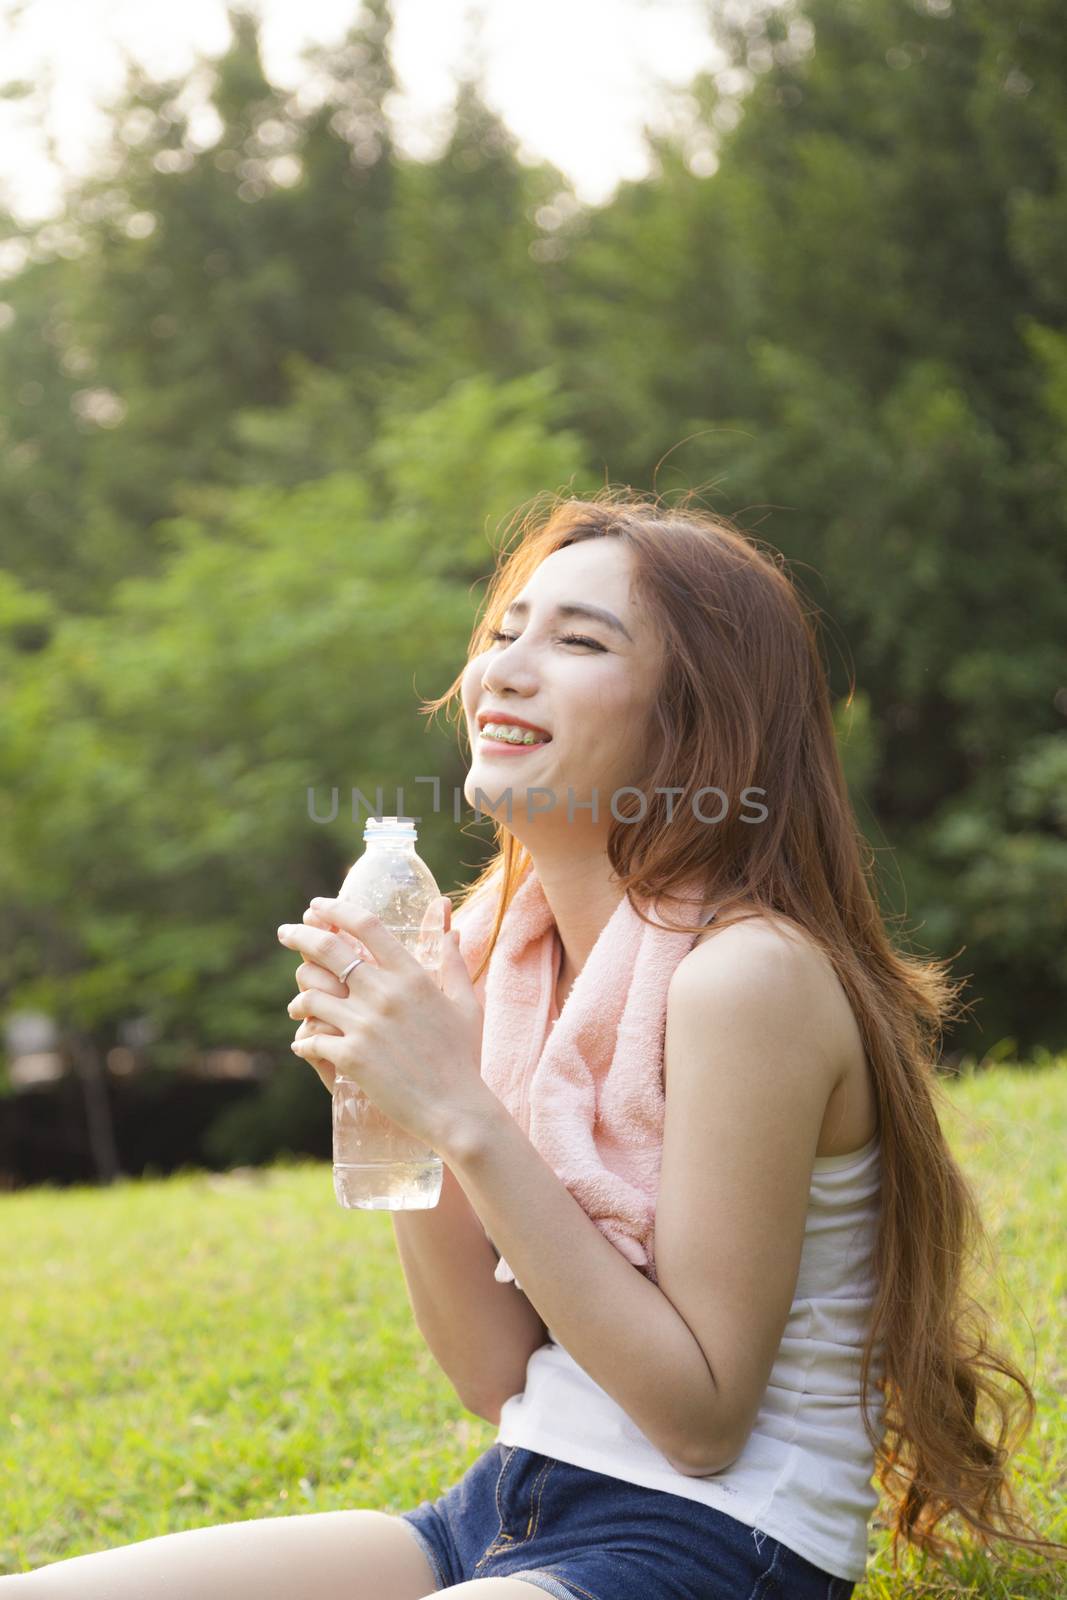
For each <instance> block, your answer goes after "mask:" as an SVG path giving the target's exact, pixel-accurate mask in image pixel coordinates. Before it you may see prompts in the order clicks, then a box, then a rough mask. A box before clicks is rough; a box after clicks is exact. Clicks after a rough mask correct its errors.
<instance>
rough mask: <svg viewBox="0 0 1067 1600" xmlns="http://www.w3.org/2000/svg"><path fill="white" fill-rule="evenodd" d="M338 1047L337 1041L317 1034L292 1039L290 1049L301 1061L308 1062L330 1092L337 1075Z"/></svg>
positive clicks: (322, 1034)
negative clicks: (305, 1037)
mask: <svg viewBox="0 0 1067 1600" xmlns="http://www.w3.org/2000/svg"><path fill="white" fill-rule="evenodd" d="M338 1046H339V1041H338V1040H336V1039H331V1038H330V1037H329V1036H328V1035H327V1034H324V1033H318V1034H314V1035H313V1036H312V1037H311V1038H308V1039H294V1040H293V1042H292V1044H291V1046H290V1049H291V1050H293V1051H294V1052H295V1054H296V1055H298V1056H300V1058H301V1060H303V1061H307V1062H310V1064H311V1066H313V1067H314V1068H315V1071H316V1072H317V1073H318V1075H319V1077H320V1078H321V1079H322V1081H323V1083H325V1084H326V1087H327V1088H328V1089H331V1090H332V1088H333V1083H334V1078H335V1076H336V1073H337V1061H336V1054H337V1050H338Z"/></svg>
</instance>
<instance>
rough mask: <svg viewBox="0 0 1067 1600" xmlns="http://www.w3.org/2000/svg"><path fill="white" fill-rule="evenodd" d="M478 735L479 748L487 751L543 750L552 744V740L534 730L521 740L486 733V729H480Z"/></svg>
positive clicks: (526, 733) (529, 730)
mask: <svg viewBox="0 0 1067 1600" xmlns="http://www.w3.org/2000/svg"><path fill="white" fill-rule="evenodd" d="M478 733H479V736H478V743H479V747H484V748H485V749H490V748H492V749H494V750H543V749H544V747H545V745H547V744H551V743H552V740H551V739H549V738H542V736H541V735H540V734H538V733H534V731H533V729H532V728H528V729H527V730H526V732H525V734H523V736H522V737H521V738H519V737H517V736H512V737H510V738H509V737H505V736H504V735H502V734H493V733H486V731H485V729H484V728H481V729H479V731H478Z"/></svg>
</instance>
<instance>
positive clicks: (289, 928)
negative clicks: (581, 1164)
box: [278, 897, 500, 1151]
mask: <svg viewBox="0 0 1067 1600" xmlns="http://www.w3.org/2000/svg"><path fill="white" fill-rule="evenodd" d="M443 898H444V904H445V907H446V911H445V935H444V938H443V940H442V959H441V987H440V988H439V987H438V985H437V983H436V982H435V980H434V978H433V977H432V976H431V975H430V973H428V972H427V971H426V970H425V968H423V967H422V966H421V964H420V963H419V962H418V961H417V960H416V959H415V957H414V956H413V955H411V954H410V953H409V952H408V951H407V950H406V949H405V948H404V946H403V945H402V944H401V943H400V941H399V940H398V939H395V938H394V937H393V935H392V934H391V933H390V932H389V931H388V929H387V928H386V927H385V926H384V925H383V924H382V922H381V921H380V920H379V919H378V918H377V917H375V916H372V915H371V914H370V913H369V912H365V911H362V910H360V909H359V908H358V907H356V906H354V905H353V904H351V903H350V902H346V901H342V900H323V901H313V902H312V904H311V905H310V906H309V907H308V910H307V911H306V912H305V913H304V923H303V925H300V924H296V925H284V926H283V927H281V928H279V930H278V938H279V939H280V940H281V942H282V943H283V944H285V945H288V946H290V947H292V948H295V949H297V950H299V951H300V953H301V954H302V955H303V956H304V961H303V963H302V964H301V966H300V967H299V968H298V969H297V984H298V987H299V989H300V993H299V994H298V995H296V996H295V997H294V999H293V1000H292V1001H291V1002H290V1004H289V1007H288V1010H289V1015H290V1016H291V1017H299V1018H300V1019H301V1025H300V1027H299V1028H298V1029H297V1033H296V1036H295V1038H294V1040H293V1044H292V1048H293V1050H294V1052H295V1053H296V1054H298V1055H300V1056H301V1057H302V1058H303V1059H304V1060H305V1061H310V1062H311V1064H312V1066H313V1067H314V1068H315V1070H316V1072H317V1073H318V1074H319V1077H320V1078H321V1079H322V1082H323V1083H324V1085H325V1086H326V1087H327V1088H328V1089H331V1090H332V1088H333V1085H334V1080H335V1077H336V1075H337V1074H338V1073H340V1074H341V1076H343V1077H345V1078H349V1079H351V1080H352V1081H354V1082H356V1083H358V1084H359V1086H360V1088H362V1089H363V1090H364V1092H365V1093H366V1094H367V1095H368V1096H369V1097H370V1099H371V1100H372V1101H373V1102H374V1104H375V1105H376V1106H377V1107H378V1109H379V1110H380V1111H382V1112H383V1113H384V1114H385V1115H386V1116H387V1117H389V1119H390V1120H391V1121H393V1122H395V1123H396V1124H397V1125H398V1126H399V1127H402V1128H403V1129H405V1131H406V1132H408V1133H410V1134H411V1135H412V1137H414V1138H417V1139H421V1140H423V1141H424V1142H425V1143H426V1144H428V1145H430V1146H431V1147H432V1148H433V1149H435V1150H438V1151H447V1150H448V1149H449V1148H450V1146H451V1145H452V1143H453V1142H454V1140H455V1139H456V1138H457V1137H463V1138H465V1137H466V1135H467V1133H468V1132H469V1131H471V1130H472V1128H473V1126H474V1124H481V1123H483V1122H484V1121H485V1120H486V1119H487V1118H491V1117H492V1116H493V1115H495V1114H497V1113H498V1112H499V1110H500V1102H499V1101H498V1100H497V1098H496V1096H495V1095H494V1094H493V1093H492V1091H491V1090H490V1089H488V1088H487V1086H486V1085H485V1082H484V1080H483V1079H482V1076H481V1038H482V1008H481V1005H480V1004H479V1001H478V998H477V996H476V995H475V993H474V988H473V985H472V984H471V981H470V977H469V975H468V972H467V966H466V962H465V961H464V959H463V957H462V955H461V954H460V950H459V945H458V942H457V941H458V935H457V934H455V933H454V932H452V931H451V902H450V901H449V900H448V899H447V897H443ZM357 955H363V956H364V963H363V965H361V966H359V967H357V968H356V970H355V971H354V972H352V973H351V974H350V975H349V978H348V980H347V981H346V982H345V983H344V984H342V983H341V981H340V978H339V976H338V974H339V973H341V972H343V971H344V969H345V967H347V966H348V965H349V963H350V962H351V961H353V960H354V959H355V957H356V956H357Z"/></svg>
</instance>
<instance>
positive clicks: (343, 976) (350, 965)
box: [340, 956, 367, 983]
mask: <svg viewBox="0 0 1067 1600" xmlns="http://www.w3.org/2000/svg"><path fill="white" fill-rule="evenodd" d="M366 959H367V958H366V956H357V957H356V959H355V960H354V961H350V962H349V963H348V966H347V967H346V968H345V970H344V971H343V972H342V973H341V975H340V976H341V982H342V983H344V981H345V979H346V978H347V977H348V974H349V973H350V972H355V970H356V968H357V967H358V966H359V965H360V963H361V962H363V961H366Z"/></svg>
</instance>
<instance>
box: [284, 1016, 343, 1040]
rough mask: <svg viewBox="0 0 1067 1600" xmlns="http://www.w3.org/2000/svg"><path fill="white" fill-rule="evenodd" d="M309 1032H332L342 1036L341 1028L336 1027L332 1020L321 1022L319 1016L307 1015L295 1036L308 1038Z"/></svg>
mask: <svg viewBox="0 0 1067 1600" xmlns="http://www.w3.org/2000/svg"><path fill="white" fill-rule="evenodd" d="M309 1033H332V1034H333V1035H334V1036H335V1037H336V1038H338V1039H340V1038H341V1037H342V1034H341V1030H340V1028H335V1027H334V1025H333V1023H332V1022H320V1021H319V1020H318V1018H317V1017H305V1018H304V1020H303V1022H302V1023H301V1024H300V1026H299V1028H297V1030H296V1032H295V1033H294V1034H293V1038H294V1039H306V1038H307V1036H308V1034H309Z"/></svg>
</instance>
